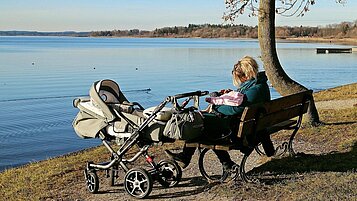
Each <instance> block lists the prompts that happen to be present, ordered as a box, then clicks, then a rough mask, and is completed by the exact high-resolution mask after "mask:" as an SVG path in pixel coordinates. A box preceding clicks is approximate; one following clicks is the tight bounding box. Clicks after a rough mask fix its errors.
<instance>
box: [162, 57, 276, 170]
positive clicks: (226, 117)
mask: <svg viewBox="0 0 357 201" xmlns="http://www.w3.org/2000/svg"><path fill="white" fill-rule="evenodd" d="M232 78H233V84H234V86H236V87H238V89H237V91H238V92H240V93H242V94H243V95H244V97H243V102H242V103H241V104H240V105H239V106H230V105H211V106H210V108H209V110H207V111H203V112H205V113H203V115H204V132H203V133H204V134H203V135H209V136H216V137H217V138H219V137H220V136H222V135H227V134H228V133H230V132H231V126H230V125H231V123H232V120H233V119H237V117H239V116H240V115H242V113H243V110H244V107H246V106H249V105H251V104H255V103H260V102H265V101H269V100H270V91H269V86H268V84H267V80H268V79H267V77H266V75H265V73H264V72H259V73H258V64H257V62H256V61H255V60H254V59H253V58H252V57H250V56H245V57H243V58H242V59H241V60H239V61H238V62H237V63H236V64H235V65H234V67H233V70H232ZM224 91H226V92H229V91H231V90H224ZM212 111H213V112H212ZM195 149H196V148H192V147H184V148H183V151H182V152H180V153H173V152H171V151H169V150H165V152H166V154H167V155H168V156H169V157H170V158H172V159H174V160H175V161H177V162H178V164H179V165H180V166H181V167H182V168H186V167H187V166H188V164H189V163H190V161H191V158H192V155H193V154H194V152H195ZM214 152H215V153H216V155H217V156H218V158H219V160H220V162H221V163H222V165H223V168H224V170H229V169H230V168H231V167H232V166H233V165H234V164H235V163H234V162H233V161H232V160H231V158H230V156H229V154H228V152H227V151H221V150H214Z"/></svg>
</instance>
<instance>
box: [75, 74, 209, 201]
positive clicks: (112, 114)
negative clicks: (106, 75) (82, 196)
mask: <svg viewBox="0 0 357 201" xmlns="http://www.w3.org/2000/svg"><path fill="white" fill-rule="evenodd" d="M206 94H208V92H201V91H197V92H190V93H185V94H178V95H175V96H168V97H167V98H166V99H165V100H164V101H162V102H161V103H160V104H159V105H158V106H156V107H154V108H148V109H146V110H145V109H144V108H143V107H142V106H141V105H140V104H139V103H137V102H129V101H128V100H127V99H126V97H125V96H124V94H123V93H122V92H121V91H120V89H119V86H118V84H117V83H115V82H114V81H112V80H100V81H97V82H95V83H94V84H93V85H92V86H91V88H90V91H89V96H90V97H86V98H77V99H75V100H74V101H73V105H74V107H76V108H78V109H79V113H78V114H77V116H76V118H75V119H74V121H73V128H74V130H75V132H76V133H77V135H79V136H80V137H81V138H100V139H101V140H102V143H103V144H104V146H105V147H106V148H107V149H108V150H109V151H110V153H111V158H110V161H108V162H104V163H100V164H95V163H93V162H88V163H87V165H86V168H85V171H84V175H85V180H86V186H87V190H88V191H89V192H91V193H97V192H98V189H99V179H98V175H97V173H96V171H98V170H105V171H106V173H107V174H106V175H107V177H109V178H110V184H111V185H114V182H115V178H116V177H117V173H118V170H119V167H120V168H121V169H123V170H124V171H125V177H124V188H125V190H126V192H127V193H128V194H130V195H131V196H133V197H136V198H145V197H147V196H148V195H149V194H150V192H151V190H152V187H153V181H158V182H159V183H160V184H161V185H162V186H164V187H172V186H175V185H177V184H178V183H179V182H180V180H181V176H182V170H181V168H180V166H178V164H177V163H176V162H175V161H173V160H162V161H160V162H159V163H155V162H154V160H153V158H152V157H151V156H150V155H149V154H148V149H149V148H150V146H151V145H152V144H153V143H158V142H173V140H172V139H169V138H166V137H164V136H163V135H162V133H163V131H164V129H165V126H166V124H167V122H168V121H170V119H171V118H172V116H173V115H172V111H187V110H190V111H193V110H198V100H199V97H200V96H203V95H206ZM180 98H187V99H186V100H185V101H184V103H182V104H181V105H179V104H178V101H177V100H178V99H180ZM191 99H194V101H195V105H194V106H191V107H189V108H185V107H186V106H187V103H188V102H189V101H190V100H191ZM167 103H172V106H173V107H172V108H167V107H165V105H166V104H167ZM112 142H116V144H118V145H119V149H118V150H117V151H115V150H114V149H113V148H112V146H111V143H112ZM134 146H137V147H138V148H139V151H138V153H136V154H135V155H134V156H133V157H132V158H130V159H127V158H125V154H126V153H127V152H128V151H129V150H130V149H131V148H132V147H134ZM140 156H143V157H144V158H145V159H146V162H147V163H148V164H149V165H150V169H149V170H146V169H143V168H138V167H134V168H131V169H129V167H128V166H127V165H128V164H129V163H132V162H134V161H136V160H137V159H138V158H139V157H140Z"/></svg>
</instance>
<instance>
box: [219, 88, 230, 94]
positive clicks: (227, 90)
mask: <svg viewBox="0 0 357 201" xmlns="http://www.w3.org/2000/svg"><path fill="white" fill-rule="evenodd" d="M231 91H233V90H232V89H222V90H221V91H219V92H220V93H221V94H226V93H229V92H231Z"/></svg>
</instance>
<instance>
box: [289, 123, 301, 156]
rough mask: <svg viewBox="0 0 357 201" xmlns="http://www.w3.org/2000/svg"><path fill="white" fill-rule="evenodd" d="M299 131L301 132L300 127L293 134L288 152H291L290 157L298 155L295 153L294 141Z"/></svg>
mask: <svg viewBox="0 0 357 201" xmlns="http://www.w3.org/2000/svg"><path fill="white" fill-rule="evenodd" d="M298 130H299V127H296V128H295V129H294V131H293V133H292V134H291V136H290V139H289V144H288V151H289V155H290V156H295V155H296V153H295V151H294V148H293V141H294V138H295V135H296V133H297V132H298Z"/></svg>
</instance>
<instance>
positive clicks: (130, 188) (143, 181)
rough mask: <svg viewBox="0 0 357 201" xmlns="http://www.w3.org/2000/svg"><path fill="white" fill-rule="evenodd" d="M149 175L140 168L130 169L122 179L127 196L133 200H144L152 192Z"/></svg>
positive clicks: (151, 182)
mask: <svg viewBox="0 0 357 201" xmlns="http://www.w3.org/2000/svg"><path fill="white" fill-rule="evenodd" d="M152 186H153V181H152V178H151V175H150V174H149V173H148V172H147V171H146V170H144V169H142V168H133V169H130V170H129V171H128V172H127V173H126V174H125V178H124V188H125V191H126V192H127V193H129V195H131V196H133V197H135V198H145V197H147V196H148V195H149V194H150V193H151V190H152Z"/></svg>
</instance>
